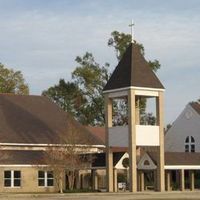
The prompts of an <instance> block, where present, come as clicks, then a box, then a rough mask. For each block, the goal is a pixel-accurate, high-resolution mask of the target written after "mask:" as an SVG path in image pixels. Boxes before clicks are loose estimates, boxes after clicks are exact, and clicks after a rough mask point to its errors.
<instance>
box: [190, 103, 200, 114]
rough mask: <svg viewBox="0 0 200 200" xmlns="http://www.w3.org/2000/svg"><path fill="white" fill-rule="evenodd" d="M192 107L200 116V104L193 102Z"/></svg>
mask: <svg viewBox="0 0 200 200" xmlns="http://www.w3.org/2000/svg"><path fill="white" fill-rule="evenodd" d="M190 105H191V106H192V108H193V109H194V110H195V111H196V112H197V113H198V114H199V115H200V103H198V102H192V103H190Z"/></svg>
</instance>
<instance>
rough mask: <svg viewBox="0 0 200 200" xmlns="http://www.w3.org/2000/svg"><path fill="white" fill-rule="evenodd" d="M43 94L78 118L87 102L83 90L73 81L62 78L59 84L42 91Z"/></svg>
mask: <svg viewBox="0 0 200 200" xmlns="http://www.w3.org/2000/svg"><path fill="white" fill-rule="evenodd" d="M42 95H43V96H47V97H49V98H50V99H51V100H52V101H53V102H54V103H56V104H57V105H59V106H60V107H61V108H62V109H63V110H64V111H67V112H69V113H70V114H72V115H73V116H74V117H75V118H76V119H78V116H79V115H80V114H79V113H80V111H79V110H82V108H81V107H82V106H83V105H84V104H85V103H86V99H84V97H83V94H82V92H81V90H80V89H79V88H78V86H77V85H76V84H75V83H73V82H65V80H64V79H60V80H59V83H58V84H57V85H54V86H53V87H50V88H49V89H48V90H45V91H43V92H42Z"/></svg>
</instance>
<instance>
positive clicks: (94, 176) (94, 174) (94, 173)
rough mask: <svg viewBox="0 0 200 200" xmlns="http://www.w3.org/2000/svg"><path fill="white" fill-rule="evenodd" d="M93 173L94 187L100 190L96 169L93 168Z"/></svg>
mask: <svg viewBox="0 0 200 200" xmlns="http://www.w3.org/2000/svg"><path fill="white" fill-rule="evenodd" d="M91 175H92V189H93V190H98V177H97V173H96V169H92V170H91Z"/></svg>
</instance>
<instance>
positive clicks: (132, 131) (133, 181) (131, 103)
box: [128, 89, 137, 192]
mask: <svg viewBox="0 0 200 200" xmlns="http://www.w3.org/2000/svg"><path fill="white" fill-rule="evenodd" d="M128 115H129V116H128V119H129V120H128V127H129V165H130V166H129V173H130V176H129V178H130V188H129V190H130V192H137V163H136V126H135V92H134V90H132V89H130V90H129V93H128Z"/></svg>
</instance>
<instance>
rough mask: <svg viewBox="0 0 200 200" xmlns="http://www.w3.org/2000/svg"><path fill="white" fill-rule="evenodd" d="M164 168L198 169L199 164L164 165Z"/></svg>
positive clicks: (199, 167)
mask: <svg viewBox="0 0 200 200" xmlns="http://www.w3.org/2000/svg"><path fill="white" fill-rule="evenodd" d="M164 168H165V169H199V170H200V165H165V167H164Z"/></svg>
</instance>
